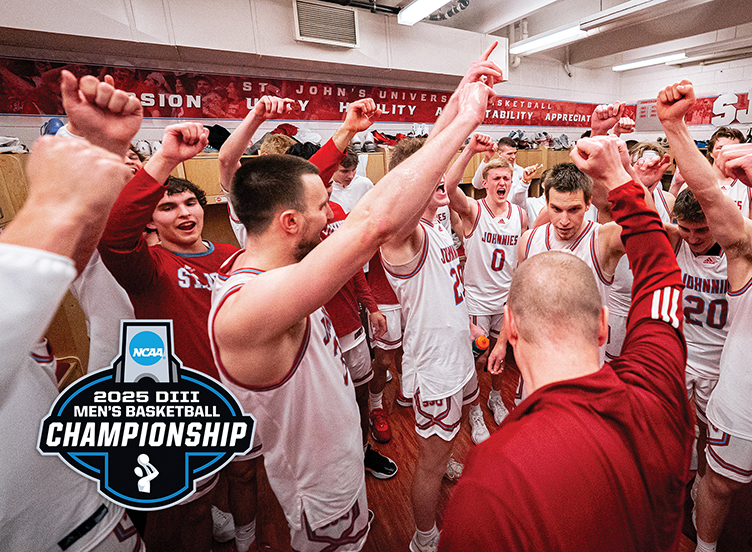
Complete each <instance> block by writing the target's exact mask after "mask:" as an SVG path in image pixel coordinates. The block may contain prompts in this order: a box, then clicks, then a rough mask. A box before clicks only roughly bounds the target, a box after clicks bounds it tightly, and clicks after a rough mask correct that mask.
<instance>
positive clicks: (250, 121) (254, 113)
mask: <svg viewBox="0 0 752 552" xmlns="http://www.w3.org/2000/svg"><path fill="white" fill-rule="evenodd" d="M292 104H293V100H290V99H288V98H277V97H276V96H262V97H261V99H259V101H258V102H257V103H256V105H255V106H254V107H253V109H252V110H251V111H250V112H249V113H248V115H246V116H245V119H243V122H241V123H240V125H239V126H238V128H236V129H235V130H234V131H232V134H230V136H229V137H228V138H227V140H225V143H224V144H222V147H221V148H220V149H219V183H220V185H221V186H222V189H223V190H224V191H226V192H229V191H230V189H231V186H232V177H233V175H234V174H235V171H236V170H238V168H239V167H240V158H241V157H242V156H243V153H245V150H246V148H247V147H248V144H250V143H251V141H252V140H253V135H254V134H255V132H256V131H257V130H258V128H259V127H260V126H261V124H262V123H263V122H264V121H266V120H268V119H278V118H280V117H284V116H285V115H288V114H289V113H291V112H292Z"/></svg>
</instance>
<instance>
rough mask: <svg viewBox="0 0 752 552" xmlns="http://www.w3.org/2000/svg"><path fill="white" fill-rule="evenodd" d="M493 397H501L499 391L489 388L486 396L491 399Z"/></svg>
mask: <svg viewBox="0 0 752 552" xmlns="http://www.w3.org/2000/svg"><path fill="white" fill-rule="evenodd" d="M493 397H501V391H497V390H496V389H491V392H490V393H489V394H488V398H489V399H491V398H493Z"/></svg>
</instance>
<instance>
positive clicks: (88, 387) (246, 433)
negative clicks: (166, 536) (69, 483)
mask: <svg viewBox="0 0 752 552" xmlns="http://www.w3.org/2000/svg"><path fill="white" fill-rule="evenodd" d="M255 425H256V424H255V420H254V419H253V417H252V416H251V415H249V414H244V413H243V410H242V408H241V407H240V405H239V404H238V401H237V399H236V398H235V396H234V395H232V394H231V393H230V392H229V391H228V390H227V389H226V388H225V387H224V386H223V385H222V384H221V383H219V382H218V381H216V380H214V379H212V378H210V377H208V376H205V375H204V374H202V373H200V372H197V371H195V370H192V369H190V368H185V367H183V366H182V364H181V362H180V360H178V358H177V357H176V356H175V355H174V354H173V350H172V321H171V320H138V321H129V320H124V321H122V322H121V337H120V354H119V356H118V357H117V358H116V359H115V360H114V361H113V362H112V365H111V366H110V367H109V368H107V369H104V370H100V371H97V372H93V373H90V374H88V375H86V376H84V377H83V378H81V379H79V380H78V381H76V382H75V383H74V384H73V385H71V386H69V387H67V388H66V389H65V390H64V391H63V393H61V394H60V396H58V398H57V399H56V400H55V402H54V403H53V405H52V408H51V409H50V413H49V414H48V415H47V417H45V418H44V419H43V420H42V424H41V429H40V433H39V442H38V445H37V448H38V449H39V451H40V452H41V453H42V454H48V455H58V456H60V458H62V460H63V461H64V462H65V463H67V464H68V465H69V466H70V467H71V468H73V469H74V470H76V471H78V472H79V473H81V474H83V475H85V476H86V477H89V478H91V479H94V480H96V481H98V482H99V492H100V493H101V494H103V495H104V496H106V497H107V498H109V499H110V500H112V501H113V502H115V503H117V504H121V505H122V506H125V507H127V508H133V509H136V510H160V509H163V508H167V507H169V506H172V505H175V504H178V503H179V502H181V501H183V500H185V499H186V498H187V497H188V496H190V495H191V494H193V493H194V492H195V483H196V481H198V480H200V479H203V478H205V477H208V476H210V475H212V474H214V473H216V472H217V471H219V470H220V469H222V468H223V467H224V466H225V465H227V464H228V463H229V462H230V460H232V458H233V457H234V456H236V455H239V454H245V453H247V452H248V451H250V450H251V447H252V444H253V435H254V431H255Z"/></svg>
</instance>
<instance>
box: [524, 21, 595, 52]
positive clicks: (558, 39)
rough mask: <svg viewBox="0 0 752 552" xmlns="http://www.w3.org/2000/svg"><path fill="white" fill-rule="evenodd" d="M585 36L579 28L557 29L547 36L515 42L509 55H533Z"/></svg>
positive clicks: (537, 36)
mask: <svg viewBox="0 0 752 552" xmlns="http://www.w3.org/2000/svg"><path fill="white" fill-rule="evenodd" d="M587 35H588V34H587V33H586V32H585V31H582V30H580V27H579V26H575V27H569V28H566V29H557V30H554V31H553V32H550V33H548V34H543V35H536V36H534V37H532V38H527V39H525V40H522V41H520V42H516V43H515V44H513V45H512V47H511V48H509V53H510V54H512V55H515V56H516V55H519V54H534V53H535V52H541V51H543V50H548V49H549V48H555V47H556V46H563V45H564V44H569V43H571V42H575V41H577V40H581V39H583V38H585V37H586V36H587Z"/></svg>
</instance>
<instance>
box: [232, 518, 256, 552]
mask: <svg viewBox="0 0 752 552" xmlns="http://www.w3.org/2000/svg"><path fill="white" fill-rule="evenodd" d="M255 540H256V518H253V521H252V522H251V523H249V524H248V525H243V526H238V525H236V526H235V548H237V550H238V552H248V549H249V548H250V547H251V545H252V544H253V541H255Z"/></svg>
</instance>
